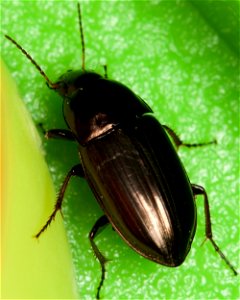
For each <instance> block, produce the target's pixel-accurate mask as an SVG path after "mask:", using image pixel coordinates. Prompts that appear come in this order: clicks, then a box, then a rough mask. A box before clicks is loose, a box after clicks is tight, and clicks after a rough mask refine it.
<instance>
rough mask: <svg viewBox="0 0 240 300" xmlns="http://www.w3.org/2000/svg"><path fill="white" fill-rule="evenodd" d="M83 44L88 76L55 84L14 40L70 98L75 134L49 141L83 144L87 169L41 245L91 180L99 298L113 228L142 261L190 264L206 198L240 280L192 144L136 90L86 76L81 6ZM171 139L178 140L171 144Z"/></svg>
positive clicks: (68, 117) (68, 115) (77, 171)
mask: <svg viewBox="0 0 240 300" xmlns="http://www.w3.org/2000/svg"><path fill="white" fill-rule="evenodd" d="M78 15H79V25H80V33H81V42H82V69H81V70H78V71H68V72H67V73H65V74H64V75H62V76H61V77H60V78H59V80H58V81H57V82H56V83H53V82H51V81H50V80H49V79H48V77H47V76H46V74H45V73H44V72H43V70H42V69H41V68H40V67H39V65H38V64H37V63H36V62H35V61H34V60H33V58H32V57H31V56H30V55H29V54H28V53H27V52H26V51H25V50H24V49H23V48H22V47H21V46H20V45H19V44H18V43H17V42H16V41H15V40H13V39H12V38H11V37H9V36H8V35H6V38H7V39H9V40H10V41H11V42H12V43H13V44H15V45H16V46H17V47H18V48H19V49H20V50H21V51H22V52H23V53H24V54H25V56H26V57H27V58H28V59H29V60H30V61H31V62H32V63H33V64H34V65H35V67H36V68H37V69H38V70H39V72H40V73H41V75H42V76H43V77H44V78H45V79H46V81H47V84H48V86H49V87H50V88H51V89H54V90H56V91H57V92H58V93H59V94H60V95H61V96H62V98H63V100H64V101H63V114H64V119H65V121H66V124H67V126H68V128H69V129H68V130H65V129H53V130H49V131H47V132H46V135H47V137H48V138H62V139H66V140H74V141H77V143H78V144H79V155H80V160H81V164H78V165H76V166H74V167H73V168H72V169H71V170H70V171H69V173H68V174H67V176H66V178H65V180H64V182H63V184H62V187H61V189H60V192H59V195H58V198H57V201H56V204H55V208H54V211H53V213H52V214H51V215H50V217H49V219H48V220H47V222H46V224H45V225H44V226H43V227H42V229H41V230H40V231H39V232H38V233H37V234H36V237H37V238H38V237H39V236H40V235H41V234H42V233H43V231H44V230H45V229H46V228H47V227H48V226H49V224H50V223H51V221H52V220H53V219H54V217H55V215H56V213H57V211H58V210H60V209H61V205H62V201H63V197H64V193H65V191H66V188H67V185H68V182H69V180H70V179H71V177H72V176H80V177H84V178H86V180H87V181H88V183H89V185H90V187H91V189H92V191H93V193H94V194H95V196H96V198H97V200H98V203H99V204H100V206H101V208H102V210H103V212H104V215H103V216H102V217H101V218H99V219H98V220H97V222H96V223H95V225H94V226H93V228H92V230H91V232H90V234H89V239H90V242H91V246H92V249H93V251H94V253H95V255H96V257H97V259H98V260H99V262H100V264H101V268H102V276H101V280H100V283H99V286H98V289H97V295H96V297H97V299H99V298H100V289H101V287H102V285H103V282H104V278H105V264H106V262H107V259H106V258H105V257H104V256H103V255H102V253H101V252H100V251H99V249H98V247H97V246H96V244H95V242H94V237H95V236H96V235H97V233H98V232H99V230H100V229H101V228H102V227H103V226H105V225H106V224H108V223H110V224H111V225H112V227H113V228H114V229H115V231H117V232H118V233H119V235H120V236H121V237H122V238H123V239H124V240H125V241H126V243H127V244H128V245H129V246H130V247H132V248H133V249H134V250H135V251H137V252H138V253H139V254H141V255H142V256H144V257H146V258H148V259H150V260H152V261H155V262H157V263H159V264H162V265H166V266H170V267H176V266H179V265H180V264H182V263H183V261H184V260H185V258H186V256H187V254H188V252H189V250H190V247H191V243H192V240H193V238H194V234H195V230H196V224H197V219H196V205H195V199H194V198H195V196H197V195H203V197H204V206H205V219H206V233H205V234H206V239H209V240H210V241H211V243H212V245H213V247H214V248H215V250H216V251H217V252H218V254H219V255H220V256H221V258H222V259H223V260H224V261H225V262H226V263H227V264H228V266H229V267H230V269H231V270H232V271H233V273H234V274H235V275H237V272H236V270H235V269H234V267H233V266H232V265H231V263H230V262H229V261H228V259H227V258H226V257H225V255H224V254H223V253H222V251H221V250H220V249H219V247H218V246H217V244H216V243H215V241H214V240H213V237H212V229H211V219H210V210H209V203H208V197H207V194H206V191H205V189H204V188H203V187H201V186H199V185H196V184H191V183H190V181H189V179H188V176H187V174H186V172H185V170H184V167H183V165H182V163H181V161H180V159H179V157H178V155H177V153H176V150H175V148H174V146H173V144H172V141H171V139H172V140H173V142H174V144H175V145H176V147H180V146H186V147H197V146H204V145H207V144H212V143H216V142H215V141H213V142H209V143H198V144H187V143H184V142H182V141H181V140H180V138H179V137H178V136H177V135H176V134H175V132H174V131H173V130H171V129H170V128H169V127H167V126H164V125H161V124H160V123H159V122H158V121H157V120H156V119H155V117H154V116H153V111H152V109H151V108H150V107H149V106H148V105H147V104H146V103H145V102H144V101H143V100H142V99H141V98H139V97H138V96H136V95H135V94H134V93H133V92H132V91H131V90H130V89H129V88H127V87H126V86H124V85H123V84H121V83H119V82H116V81H113V80H110V79H108V77H107V69H106V67H105V74H104V76H101V75H99V74H97V73H95V72H92V71H87V70H86V69H85V44H84V36H83V27H82V20H81V12H80V5H79V4H78ZM169 136H170V137H171V139H170V137H169Z"/></svg>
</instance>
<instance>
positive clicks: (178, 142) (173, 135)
mask: <svg viewBox="0 0 240 300" xmlns="http://www.w3.org/2000/svg"><path fill="white" fill-rule="evenodd" d="M163 127H164V129H165V130H166V131H167V133H168V134H169V135H170V136H171V138H172V139H173V142H174V144H175V145H176V147H177V149H178V148H179V147H181V146H185V147H188V148H196V147H203V146H208V145H212V144H217V140H216V139H214V140H213V141H210V142H204V143H191V144H190V143H185V142H183V141H182V140H181V139H180V137H179V136H178V135H177V134H176V132H174V130H172V129H171V128H170V127H168V126H167V125H163Z"/></svg>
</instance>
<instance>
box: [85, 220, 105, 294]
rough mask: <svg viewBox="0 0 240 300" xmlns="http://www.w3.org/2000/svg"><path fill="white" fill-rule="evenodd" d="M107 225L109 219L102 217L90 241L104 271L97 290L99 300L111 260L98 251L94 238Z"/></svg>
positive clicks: (96, 224)
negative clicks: (106, 266) (107, 266)
mask: <svg viewBox="0 0 240 300" xmlns="http://www.w3.org/2000/svg"><path fill="white" fill-rule="evenodd" d="M107 224H109V221H108V219H107V217H106V216H102V217H100V218H99V219H98V220H97V222H96V223H95V224H94V226H93V228H92V230H91V231H90V233H89V240H90V243H91V246H92V249H93V252H94V254H95V256H96V258H97V259H98V261H99V262H100V265H101V269H102V275H101V280H100V282H99V285H98V288H97V294H96V298H97V299H100V290H101V288H102V286H103V283H104V280H105V273H106V268H105V265H106V263H107V262H108V261H109V260H108V259H107V258H106V257H105V256H104V255H103V254H102V253H101V252H100V250H99V249H98V247H97V245H96V244H95V242H94V238H95V237H96V236H97V235H98V234H99V232H100V230H101V229H102V228H103V227H104V226H106V225H107Z"/></svg>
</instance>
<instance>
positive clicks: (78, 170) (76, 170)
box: [35, 164, 84, 238]
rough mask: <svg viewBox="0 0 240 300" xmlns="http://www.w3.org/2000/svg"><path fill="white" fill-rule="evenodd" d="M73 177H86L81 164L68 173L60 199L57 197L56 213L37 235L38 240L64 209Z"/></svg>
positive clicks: (61, 189) (60, 192)
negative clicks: (65, 198) (66, 192)
mask: <svg viewBox="0 0 240 300" xmlns="http://www.w3.org/2000/svg"><path fill="white" fill-rule="evenodd" d="M73 176H79V177H84V171H83V168H82V165H81V164H78V165H76V166H74V167H72V169H71V170H70V171H69V172H68V174H67V176H66V177H65V179H64V181H63V184H62V186H61V188H60V191H59V193H58V197H57V201H56V203H55V206H54V211H53V212H52V214H51V215H50V217H49V218H48V220H47V222H46V224H45V225H44V226H43V227H42V228H41V229H40V230H39V232H38V233H37V234H36V235H35V237H36V238H39V236H40V235H41V234H42V233H43V232H44V231H45V230H46V229H47V227H48V226H49V225H50V224H51V223H52V221H53V220H54V219H55V216H56V214H57V212H58V211H59V210H60V211H61V207H62V202H63V198H64V194H65V191H66V188H67V186H68V183H69V180H70V179H71V177H73Z"/></svg>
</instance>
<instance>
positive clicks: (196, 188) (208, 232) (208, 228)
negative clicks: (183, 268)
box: [192, 184, 238, 275]
mask: <svg viewBox="0 0 240 300" xmlns="http://www.w3.org/2000/svg"><path fill="white" fill-rule="evenodd" d="M192 191H193V194H194V196H197V195H203V197H204V211H205V224H206V225H205V236H206V239H205V240H209V241H210V242H211V244H212V245H213V247H214V249H215V250H216V252H217V253H218V254H219V256H220V257H221V258H222V259H223V260H224V261H225V263H226V264H227V265H228V267H229V268H230V269H231V270H232V272H233V274H234V275H237V274H238V273H237V271H236V270H235V268H234V267H233V265H232V264H231V263H230V261H229V260H228V258H227V257H226V256H225V255H224V254H223V252H222V251H221V249H220V248H219V247H218V245H217V244H216V242H215V241H214V239H213V234H212V224H211V216H210V207H209V202H208V196H207V193H206V191H205V189H204V188H203V187H202V186H200V185H197V184H192ZM205 240H204V242H205Z"/></svg>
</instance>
